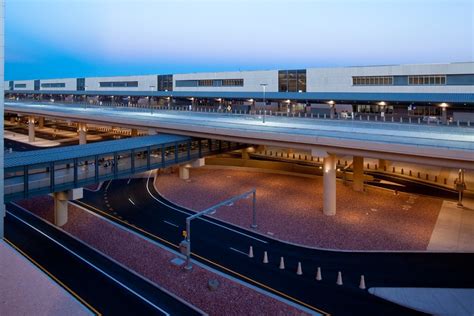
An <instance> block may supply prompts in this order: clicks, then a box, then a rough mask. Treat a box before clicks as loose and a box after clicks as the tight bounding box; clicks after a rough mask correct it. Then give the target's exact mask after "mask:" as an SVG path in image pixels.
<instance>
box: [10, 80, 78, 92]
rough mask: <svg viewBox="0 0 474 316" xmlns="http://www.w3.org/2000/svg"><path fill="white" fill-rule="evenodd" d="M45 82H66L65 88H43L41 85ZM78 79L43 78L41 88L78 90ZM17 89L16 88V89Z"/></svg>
mask: <svg viewBox="0 0 474 316" xmlns="http://www.w3.org/2000/svg"><path fill="white" fill-rule="evenodd" d="M44 83H64V84H65V87H64V88H43V87H42V86H41V85H42V84H44ZM76 89H77V80H76V78H63V79H41V81H40V90H53V91H67V90H69V91H70V90H76ZM15 90H16V89H15Z"/></svg>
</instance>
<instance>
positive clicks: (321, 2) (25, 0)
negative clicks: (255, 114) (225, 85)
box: [5, 0, 474, 80]
mask: <svg viewBox="0 0 474 316" xmlns="http://www.w3.org/2000/svg"><path fill="white" fill-rule="evenodd" d="M5 3H6V4H5V6H6V17H5V57H6V61H5V77H6V79H9V80H15V79H32V78H59V77H82V76H101V75H128V74H150V73H183V72H199V71H223V70H250V69H289V68H306V67H318V66H324V67H326V66H352V65H373V64H404V63H439V62H456V61H472V60H474V57H473V54H474V40H473V37H474V34H473V33H474V31H473V29H474V25H473V19H474V17H473V16H474V0H127V1H126V0H5Z"/></svg>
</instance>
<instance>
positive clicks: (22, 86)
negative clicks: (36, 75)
mask: <svg viewBox="0 0 474 316" xmlns="http://www.w3.org/2000/svg"><path fill="white" fill-rule="evenodd" d="M15 88H26V83H15Z"/></svg>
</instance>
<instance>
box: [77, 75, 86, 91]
mask: <svg viewBox="0 0 474 316" xmlns="http://www.w3.org/2000/svg"><path fill="white" fill-rule="evenodd" d="M76 90H77V91H84V90H86V79H85V78H77V79H76Z"/></svg>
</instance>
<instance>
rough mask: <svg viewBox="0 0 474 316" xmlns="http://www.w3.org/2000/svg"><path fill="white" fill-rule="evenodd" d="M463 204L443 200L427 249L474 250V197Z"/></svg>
mask: <svg viewBox="0 0 474 316" xmlns="http://www.w3.org/2000/svg"><path fill="white" fill-rule="evenodd" d="M463 204H464V207H462V208H460V207H458V206H457V203H456V202H451V201H444V202H443V205H442V206H441V210H440V212H439V215H438V220H437V221H436V225H435V227H434V229H433V233H432V234H431V239H430V242H429V244H428V249H427V250H429V251H450V252H454V251H456V252H474V243H473V240H474V199H469V198H468V199H464V201H463Z"/></svg>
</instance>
